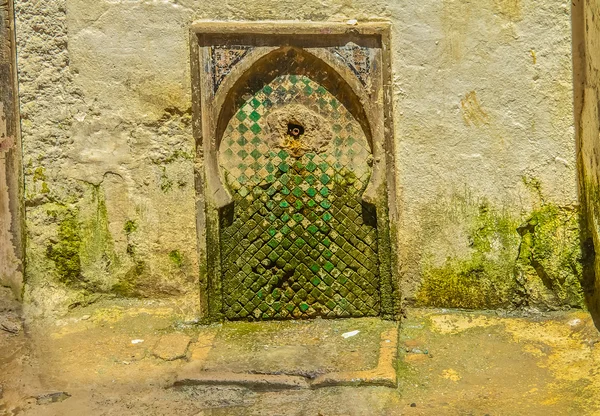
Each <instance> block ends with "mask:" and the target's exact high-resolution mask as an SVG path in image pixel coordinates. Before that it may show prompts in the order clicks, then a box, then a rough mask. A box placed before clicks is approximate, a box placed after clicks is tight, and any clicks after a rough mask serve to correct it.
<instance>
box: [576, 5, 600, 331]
mask: <svg viewBox="0 0 600 416" xmlns="http://www.w3.org/2000/svg"><path fill="white" fill-rule="evenodd" d="M573 62H574V75H575V77H574V78H575V82H574V85H575V121H576V124H575V125H576V132H577V145H578V160H579V189H580V195H581V202H582V207H584V209H583V210H582V211H583V214H584V215H583V219H584V223H583V227H582V241H583V242H584V245H583V247H584V253H585V257H584V258H585V260H586V262H584V276H585V287H586V293H587V295H588V303H589V304H590V309H591V310H592V311H593V312H595V318H596V320H597V318H598V313H600V298H599V297H598V294H599V293H600V282H599V281H598V280H597V278H595V276H600V257H598V256H597V255H594V251H595V252H596V253H597V252H598V250H599V249H598V247H600V225H599V223H600V212H599V209H600V1H598V0H577V1H575V2H573ZM594 280H595V282H594Z"/></svg>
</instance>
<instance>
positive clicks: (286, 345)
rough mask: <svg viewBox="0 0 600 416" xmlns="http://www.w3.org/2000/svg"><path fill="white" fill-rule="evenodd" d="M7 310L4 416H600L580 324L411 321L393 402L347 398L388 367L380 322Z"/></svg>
mask: <svg viewBox="0 0 600 416" xmlns="http://www.w3.org/2000/svg"><path fill="white" fill-rule="evenodd" d="M5 304H7V306H6V307H4V308H3V309H1V310H0V386H1V389H0V415H2V416H4V415H36V416H37V415H57V416H58V415H82V414H85V415H88V416H93V415H140V414H144V415H175V414H176V415H194V416H199V415H315V416H316V415H322V416H328V415H482V416H483V415H486V414H487V415H545V416H548V415H600V346H597V345H596V344H597V343H598V342H599V341H600V335H599V333H598V331H597V330H596V329H595V327H594V326H593V323H592V321H591V318H590V317H589V316H588V315H587V314H586V313H584V312H554V313H549V314H528V315H527V316H516V315H515V316H513V315H503V314H497V313H469V312H461V311H446V310H422V309H409V310H407V311H406V314H407V317H406V319H405V320H404V321H403V323H402V327H401V329H400V331H399V336H398V347H399V348H398V351H399V353H398V355H397V362H396V365H395V367H396V373H395V374H394V376H395V377H397V383H398V387H397V388H390V387H386V386H379V385H368V384H367V385H358V386H348V385H346V384H352V383H348V382H349V381H352V380H367V379H368V377H366V376H364V374H365V373H369V374H371V373H372V372H373V370H374V369H377V368H379V367H378V366H380V365H381V366H383V367H385V362H384V363H383V364H382V357H384V356H385V354H386V346H389V345H391V344H392V345H394V342H395V341H396V340H394V339H390V338H392V335H391V334H393V333H394V331H395V325H394V324H393V323H389V322H384V321H380V320H376V319H358V320H334V321H329V320H316V321H310V322H307V321H304V322H268V323H231V324H225V325H214V326H201V327H198V326H195V325H192V324H191V323H186V322H185V321H183V320H181V319H180V318H179V317H178V315H177V312H176V310H175V309H174V308H173V306H170V305H167V304H159V303H153V302H123V303H110V304H108V303H107V304H96V305H93V306H91V307H88V308H86V309H79V310H75V311H73V313H72V315H71V316H69V317H68V318H66V319H63V320H60V321H58V322H53V323H45V322H37V323H35V324H30V325H28V326H26V327H25V329H23V328H22V327H21V326H20V324H19V321H18V319H17V315H16V313H17V312H18V305H17V304H9V303H5ZM353 331H359V332H358V333H355V335H352V336H348V335H351V334H353V333H354V332H353ZM343 335H344V336H343ZM388 349H389V347H388ZM394 351H395V348H394ZM383 361H385V360H383ZM390 363H391V359H390ZM390 368H391V366H390ZM207 374H208V375H209V376H208V377H207V376H206V375H207ZM240 374H243V375H245V376H246V377H247V378H244V377H238V376H239V375H240ZM332 374H334V375H338V376H337V377H330V381H331V380H333V382H332V383H330V384H328V383H322V384H318V383H315V381H316V380H319V379H320V378H323V377H326V376H327V375H329V376H331V375H332ZM235 375H238V376H235ZM340 375H345V376H340ZM349 375H350V376H349ZM363 376H364V377H363ZM248 377H249V378H248ZM269 377H274V380H275V382H273V383H271V382H270V381H269V380H271V379H269ZM286 377H287V379H286ZM386 377H387V375H386ZM190 380H192V381H194V380H195V382H190ZM256 380H259V381H260V382H256ZM265 380H266V381H267V382H265ZM286 380H287V381H286ZM290 380H292V381H293V382H290ZM294 380H295V381H294ZM297 380H300V381H301V382H300V383H299V384H298V383H296V381H297ZM271 381H272V380H271ZM294 383H296V384H294ZM331 384H332V385H331ZM356 384H361V383H356ZM362 384H364V383H362Z"/></svg>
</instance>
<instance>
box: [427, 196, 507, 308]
mask: <svg viewBox="0 0 600 416" xmlns="http://www.w3.org/2000/svg"><path fill="white" fill-rule="evenodd" d="M517 224H518V223H516V222H515V221H514V220H513V219H512V218H511V217H510V216H509V215H506V214H504V213H500V212H497V211H495V210H494V209H492V208H491V207H490V206H489V204H488V203H487V202H483V203H481V204H480V205H479V208H478V215H477V216H476V218H475V219H474V221H473V225H472V227H471V230H470V232H469V243H470V246H471V249H472V254H471V256H470V257H469V258H466V259H460V258H448V259H447V260H446V262H445V263H444V264H443V265H442V266H439V267H435V266H432V265H431V264H429V263H427V262H426V263H425V264H426V265H425V267H424V269H423V283H422V285H421V288H420V290H419V293H418V294H417V301H418V302H419V304H421V305H426V306H436V307H452V308H472V309H481V308H493V307H500V306H506V305H508V304H509V303H510V301H511V297H512V294H513V292H514V291H515V286H516V282H515V280H514V278H513V269H514V261H515V253H516V251H517V250H516V249H517V247H518V242H519V238H518V234H517V233H516V227H517Z"/></svg>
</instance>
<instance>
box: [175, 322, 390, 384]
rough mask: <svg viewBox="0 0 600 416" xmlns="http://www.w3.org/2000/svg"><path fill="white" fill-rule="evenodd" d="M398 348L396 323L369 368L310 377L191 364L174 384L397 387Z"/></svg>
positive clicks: (382, 334)
mask: <svg viewBox="0 0 600 416" xmlns="http://www.w3.org/2000/svg"><path fill="white" fill-rule="evenodd" d="M397 352H398V328H397V327H394V328H392V329H388V330H386V331H384V332H382V333H381V340H380V346H379V359H378V363H377V366H376V367H375V368H373V369H370V370H360V371H339V372H330V373H326V374H323V375H320V376H318V377H316V378H312V379H311V378H309V377H303V376H298V375H288V374H255V373H251V372H244V373H241V372H225V371H198V370H194V368H193V366H190V367H188V368H186V369H184V370H182V371H181V372H180V373H179V374H178V375H177V379H176V381H175V382H174V384H173V387H182V386H200V385H204V386H207V385H229V386H241V387H246V388H249V389H252V390H263V391H264V390H269V391H271V390H285V389H314V388H320V387H332V386H385V387H390V388H396V387H397V385H398V378H397V374H396V368H395V366H394V362H395V360H396V357H397ZM191 364H193V363H191Z"/></svg>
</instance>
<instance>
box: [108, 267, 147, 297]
mask: <svg viewBox="0 0 600 416" xmlns="http://www.w3.org/2000/svg"><path fill="white" fill-rule="evenodd" d="M146 267H147V266H146V263H145V262H144V261H142V260H137V261H136V262H135V264H134V265H133V266H132V267H131V268H130V269H129V270H128V271H127V273H125V275H124V276H123V277H122V278H121V279H119V281H118V282H117V283H116V284H115V285H113V287H112V292H113V293H115V294H117V295H119V296H123V297H137V296H139V290H138V281H139V279H140V276H142V275H143V274H144V273H145V271H146Z"/></svg>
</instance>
